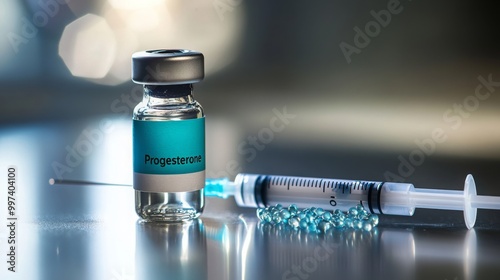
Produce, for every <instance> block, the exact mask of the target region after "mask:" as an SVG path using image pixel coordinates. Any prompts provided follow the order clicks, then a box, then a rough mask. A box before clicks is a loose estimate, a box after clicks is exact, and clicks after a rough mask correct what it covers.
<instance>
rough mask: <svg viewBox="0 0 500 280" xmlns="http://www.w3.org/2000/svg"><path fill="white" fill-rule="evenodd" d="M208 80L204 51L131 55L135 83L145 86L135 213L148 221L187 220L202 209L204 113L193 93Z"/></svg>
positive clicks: (138, 124)
mask: <svg viewBox="0 0 500 280" xmlns="http://www.w3.org/2000/svg"><path fill="white" fill-rule="evenodd" d="M203 77H204V65H203V55H202V54H201V53H199V52H194V51H189V50H152V51H145V52H138V53H135V54H134V55H133V56H132V80H133V81H134V82H135V83H139V84H143V85H144V98H143V100H142V102H141V103H139V105H137V107H135V109H134V115H133V126H132V131H133V133H132V134H133V165H134V189H135V209H136V213H137V214H138V215H139V216H140V217H141V218H143V219H146V220H149V221H183V220H190V219H194V218H197V217H198V216H199V215H200V214H201V212H202V211H203V207H204V203H205V200H204V192H203V187H204V185H205V115H204V113H203V109H202V108H201V106H200V104H198V102H196V101H195V100H194V98H193V95H192V89H193V87H192V84H193V83H196V82H199V81H201V80H202V79H203Z"/></svg>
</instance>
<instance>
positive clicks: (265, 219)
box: [264, 213, 273, 223]
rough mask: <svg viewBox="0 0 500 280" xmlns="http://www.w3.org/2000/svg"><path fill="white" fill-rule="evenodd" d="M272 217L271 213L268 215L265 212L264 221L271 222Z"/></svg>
mask: <svg viewBox="0 0 500 280" xmlns="http://www.w3.org/2000/svg"><path fill="white" fill-rule="evenodd" d="M272 220H273V218H272V217H271V215H269V213H266V214H265V216H264V221H265V222H268V223H270V222H272Z"/></svg>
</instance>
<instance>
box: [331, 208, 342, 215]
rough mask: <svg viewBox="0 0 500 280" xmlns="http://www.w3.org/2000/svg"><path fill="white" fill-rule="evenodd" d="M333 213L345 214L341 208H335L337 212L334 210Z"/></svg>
mask: <svg viewBox="0 0 500 280" xmlns="http://www.w3.org/2000/svg"><path fill="white" fill-rule="evenodd" d="M333 214H335V215H340V214H344V212H342V210H340V209H335V212H333Z"/></svg>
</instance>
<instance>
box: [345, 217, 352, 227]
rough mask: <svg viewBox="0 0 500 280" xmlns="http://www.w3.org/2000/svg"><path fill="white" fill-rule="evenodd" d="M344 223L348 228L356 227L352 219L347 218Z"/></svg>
mask: <svg viewBox="0 0 500 280" xmlns="http://www.w3.org/2000/svg"><path fill="white" fill-rule="evenodd" d="M344 223H345V225H346V227H348V228H353V227H354V222H353V221H352V219H351V218H346V219H345V220H344Z"/></svg>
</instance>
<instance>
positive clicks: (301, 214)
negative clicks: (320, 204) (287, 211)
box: [299, 212, 307, 220]
mask: <svg viewBox="0 0 500 280" xmlns="http://www.w3.org/2000/svg"><path fill="white" fill-rule="evenodd" d="M306 216H307V214H306V213H304V212H301V213H300V214H299V218H300V219H301V220H303V219H305V218H306Z"/></svg>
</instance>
